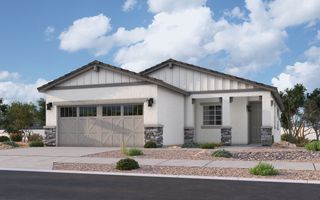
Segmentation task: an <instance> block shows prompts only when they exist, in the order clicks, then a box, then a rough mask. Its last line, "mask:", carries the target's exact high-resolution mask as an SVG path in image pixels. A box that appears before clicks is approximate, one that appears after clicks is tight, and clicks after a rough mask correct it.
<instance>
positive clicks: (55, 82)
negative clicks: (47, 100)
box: [38, 60, 189, 95]
mask: <svg viewBox="0 0 320 200" xmlns="http://www.w3.org/2000/svg"><path fill="white" fill-rule="evenodd" d="M95 66H99V67H102V68H105V69H112V70H115V71H117V72H119V73H122V74H125V75H127V76H130V77H134V78H137V79H139V80H142V81H145V82H148V83H152V84H155V85H159V86H162V87H164V88H167V89H169V90H172V91H175V92H178V93H181V94H183V95H189V92H187V91H185V90H182V89H180V88H178V87H175V86H173V85H170V84H168V83H165V82H163V81H161V80H158V79H155V78H152V77H149V76H145V75H142V74H139V73H135V72H132V71H129V70H126V69H122V68H119V67H115V66H112V65H109V64H105V63H103V62H100V61H97V60H95V61H93V62H90V63H88V64H87V65H84V66H82V67H80V68H78V69H76V70H74V71H72V72H70V73H67V74H65V75H63V76H61V77H59V78H57V79H55V80H53V81H50V82H49V83H47V84H45V85H43V86H41V87H38V91H39V92H45V91H48V90H50V89H54V87H55V86H58V85H59V84H61V83H63V82H65V81H67V80H70V79H71V78H74V77H76V76H78V75H80V74H82V73H84V72H86V71H88V70H90V69H93V68H94V67H95Z"/></svg>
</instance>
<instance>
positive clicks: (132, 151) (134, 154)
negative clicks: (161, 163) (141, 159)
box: [126, 148, 143, 156]
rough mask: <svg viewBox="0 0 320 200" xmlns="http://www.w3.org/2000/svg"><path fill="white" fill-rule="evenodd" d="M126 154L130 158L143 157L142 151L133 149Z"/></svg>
mask: <svg viewBox="0 0 320 200" xmlns="http://www.w3.org/2000/svg"><path fill="white" fill-rule="evenodd" d="M126 154H127V155H128V156H141V155H143V152H142V150H141V149H136V148H132V149H129V150H128V151H127V153H126Z"/></svg>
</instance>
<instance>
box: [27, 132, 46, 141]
mask: <svg viewBox="0 0 320 200" xmlns="http://www.w3.org/2000/svg"><path fill="white" fill-rule="evenodd" d="M27 138H28V142H32V141H42V140H43V137H42V136H41V135H40V134H31V135H28V136H27Z"/></svg>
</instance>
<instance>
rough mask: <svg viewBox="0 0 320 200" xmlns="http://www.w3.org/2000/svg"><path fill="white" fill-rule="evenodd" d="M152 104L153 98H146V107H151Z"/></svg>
mask: <svg viewBox="0 0 320 200" xmlns="http://www.w3.org/2000/svg"><path fill="white" fill-rule="evenodd" d="M152 104H153V98H149V99H148V107H152Z"/></svg>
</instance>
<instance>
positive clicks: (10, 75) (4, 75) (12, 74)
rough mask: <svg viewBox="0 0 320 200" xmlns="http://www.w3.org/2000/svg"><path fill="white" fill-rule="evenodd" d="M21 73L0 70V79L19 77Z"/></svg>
mask: <svg viewBox="0 0 320 200" xmlns="http://www.w3.org/2000/svg"><path fill="white" fill-rule="evenodd" d="M19 77H20V75H19V74H18V73H17V72H8V71H0V81H5V80H9V79H17V78H19Z"/></svg>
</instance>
